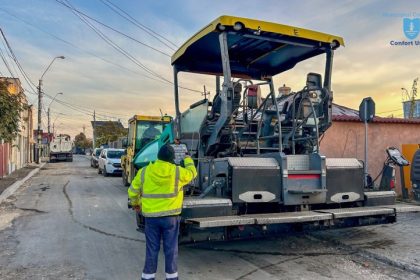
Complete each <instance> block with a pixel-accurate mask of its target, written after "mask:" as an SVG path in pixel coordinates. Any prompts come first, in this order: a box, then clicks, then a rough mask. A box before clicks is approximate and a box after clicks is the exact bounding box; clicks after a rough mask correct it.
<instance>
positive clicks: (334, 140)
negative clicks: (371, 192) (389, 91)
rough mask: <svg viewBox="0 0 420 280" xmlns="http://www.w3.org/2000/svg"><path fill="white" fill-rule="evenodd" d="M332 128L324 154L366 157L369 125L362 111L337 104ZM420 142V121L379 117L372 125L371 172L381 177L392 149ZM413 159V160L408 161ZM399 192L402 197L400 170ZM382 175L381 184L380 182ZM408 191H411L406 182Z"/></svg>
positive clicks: (326, 141)
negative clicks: (362, 120) (361, 119)
mask: <svg viewBox="0 0 420 280" xmlns="http://www.w3.org/2000/svg"><path fill="white" fill-rule="evenodd" d="M332 120H333V123H332V126H331V127H330V128H329V129H328V130H327V131H326V133H325V135H324V137H323V138H322V140H321V144H320V149H321V153H322V154H324V155H325V156H327V157H336V158H348V157H351V158H357V159H360V160H364V157H365V125H364V123H363V122H361V121H360V119H359V112H358V111H357V110H353V109H350V108H347V107H345V106H341V105H337V104H333V107H332ZM416 143H420V119H403V118H383V117H375V118H374V119H373V121H372V122H370V123H369V124H368V172H369V173H370V174H371V176H372V178H375V177H376V176H377V175H378V174H380V172H381V170H382V168H383V164H384V161H385V160H386V158H387V154H386V151H385V149H386V148H388V147H395V148H398V149H399V150H400V151H401V150H402V145H403V144H416ZM408 160H411V159H408ZM396 175H397V177H396V192H397V193H398V194H401V180H400V174H399V170H396ZM380 179H381V178H380V176H379V178H378V181H377V184H379V182H380ZM406 187H407V188H411V186H410V184H407V183H406Z"/></svg>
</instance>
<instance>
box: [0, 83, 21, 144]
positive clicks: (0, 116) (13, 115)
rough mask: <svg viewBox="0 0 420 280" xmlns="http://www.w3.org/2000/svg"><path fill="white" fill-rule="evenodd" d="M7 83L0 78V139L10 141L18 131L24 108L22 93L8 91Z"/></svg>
mask: <svg viewBox="0 0 420 280" xmlns="http://www.w3.org/2000/svg"><path fill="white" fill-rule="evenodd" d="M7 86H8V83H7V81H5V80H3V81H2V80H0V120H1V121H0V139H2V140H4V141H5V142H12V141H13V139H15V138H16V136H17V134H18V133H19V131H20V128H19V123H20V113H21V112H22V111H23V109H24V104H23V102H22V100H23V93H22V92H19V93H16V94H11V93H9V91H8V89H7Z"/></svg>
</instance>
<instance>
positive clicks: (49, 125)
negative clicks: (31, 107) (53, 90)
mask: <svg viewBox="0 0 420 280" xmlns="http://www.w3.org/2000/svg"><path fill="white" fill-rule="evenodd" d="M47 115H48V144H50V133H51V130H50V128H51V121H50V120H51V119H50V107H48V112H47Z"/></svg>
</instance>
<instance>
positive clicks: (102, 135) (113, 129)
mask: <svg viewBox="0 0 420 280" xmlns="http://www.w3.org/2000/svg"><path fill="white" fill-rule="evenodd" d="M95 134H96V143H95V145H96V147H100V146H101V145H104V144H108V142H112V141H115V140H117V139H118V137H122V136H126V135H127V130H126V129H125V128H124V127H121V126H119V125H117V123H116V122H111V121H109V122H106V123H104V124H103V125H101V126H97V127H96V128H95Z"/></svg>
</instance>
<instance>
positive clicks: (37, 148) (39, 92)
mask: <svg viewBox="0 0 420 280" xmlns="http://www.w3.org/2000/svg"><path fill="white" fill-rule="evenodd" d="M57 58H59V59H64V56H56V57H54V58H53V60H51V62H50V64H49V65H48V67H47V69H45V71H44V73H42V75H41V78H40V79H39V80H38V81H39V83H38V133H37V134H38V141H37V147H36V154H37V156H38V157H37V159H36V163H38V164H39V162H40V161H41V141H42V133H41V113H42V78H44V76H45V74H46V73H47V72H48V70H49V69H50V67H51V65H52V64H53V63H54V61H55V60H56V59H57Z"/></svg>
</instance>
